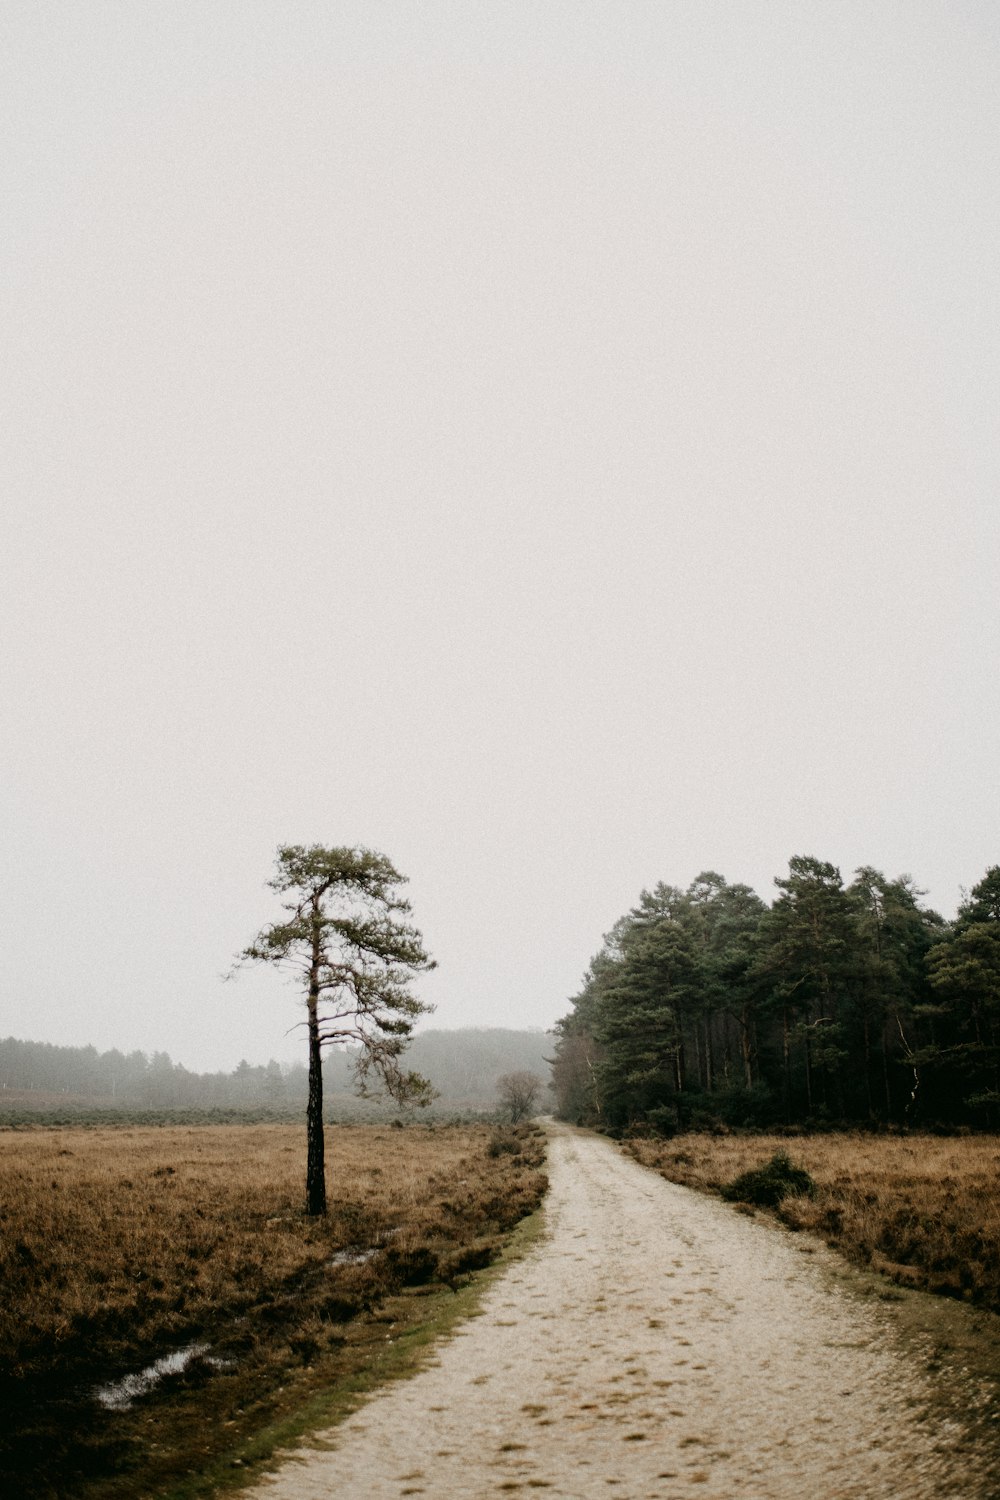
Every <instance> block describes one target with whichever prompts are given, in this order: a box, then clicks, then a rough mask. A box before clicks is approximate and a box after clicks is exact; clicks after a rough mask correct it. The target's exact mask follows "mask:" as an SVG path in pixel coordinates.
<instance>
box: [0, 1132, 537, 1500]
mask: <svg viewBox="0 0 1000 1500" xmlns="http://www.w3.org/2000/svg"><path fill="white" fill-rule="evenodd" d="M492 1134H493V1132H492V1131H491V1129H490V1128H489V1127H487V1126H467V1127H462V1126H460V1127H436V1128H434V1127H432V1128H428V1127H425V1126H411V1127H408V1128H406V1129H397V1128H393V1127H391V1126H354V1127H349V1126H343V1127H338V1128H337V1129H335V1130H333V1131H331V1132H330V1133H329V1151H330V1159H329V1162H328V1180H329V1183H330V1189H331V1192H330V1212H329V1215H328V1216H327V1218H326V1219H308V1218H306V1217H304V1215H303V1214H302V1211H301V1201H302V1197H303V1178H304V1131H303V1129H302V1127H300V1126H296V1127H292V1126H284V1125H263V1126H223V1127H189V1128H170V1127H164V1128H121V1127H119V1128H114V1129H112V1128H109V1129H95V1130H86V1129H58V1130H49V1129H35V1130H22V1131H0V1371H2V1372H4V1373H3V1374H0V1472H2V1473H5V1474H7V1475H8V1476H16V1479H17V1493H18V1494H23V1495H29V1494H37V1495H54V1496H55V1495H58V1496H60V1497H63V1496H68V1495H84V1494H87V1495H95V1496H96V1495H102V1496H103V1495H122V1496H124V1495H128V1496H133V1495H136V1494H139V1493H142V1494H156V1493H163V1492H164V1491H165V1490H166V1489H167V1488H169V1485H170V1484H171V1483H172V1482H173V1481H175V1480H176V1479H178V1478H179V1477H180V1476H183V1475H184V1474H186V1473H191V1472H192V1471H194V1470H198V1469H199V1468H204V1467H205V1466H206V1464H208V1463H209V1462H210V1461H211V1460H212V1458H213V1457H215V1456H217V1455H218V1454H219V1453H220V1452H222V1451H224V1450H225V1449H226V1448H227V1446H228V1447H230V1448H232V1447H233V1446H234V1445H237V1444H238V1443H239V1442H240V1441H242V1440H245V1439H246V1438H248V1437H249V1436H251V1435H252V1433H253V1432H254V1431H255V1430H256V1429H259V1428H260V1427H261V1426H262V1425H264V1424H266V1423H267V1422H271V1421H274V1420H275V1419H277V1418H280V1417H281V1415H282V1413H284V1412H287V1411H289V1410H290V1409H292V1408H293V1407H294V1404H295V1402H296V1401H298V1402H301V1401H302V1400H303V1399H304V1398H305V1397H306V1396H308V1394H309V1392H310V1391H311V1390H312V1389H313V1388H315V1387H316V1385H317V1384H318V1383H320V1382H326V1383H327V1384H329V1383H330V1381H331V1380H333V1381H336V1380H337V1379H340V1378H346V1377H349V1376H353V1375H356V1374H357V1372H358V1371H359V1370H360V1369H362V1368H364V1366H365V1363H366V1361H368V1360H370V1358H371V1357H372V1354H373V1352H374V1351H375V1350H376V1349H377V1348H379V1347H380V1346H384V1344H385V1341H386V1337H387V1335H386V1332H385V1329H386V1322H385V1321H384V1320H385V1319H388V1320H389V1321H390V1322H391V1323H392V1325H393V1326H394V1327H396V1328H400V1327H403V1326H405V1325H406V1324H408V1323H413V1322H415V1321H417V1320H418V1319H419V1315H420V1311H421V1309H420V1304H419V1302H418V1300H417V1299H418V1298H419V1297H420V1296H422V1295H423V1294H424V1293H426V1292H428V1291H430V1290H432V1289H433V1288H434V1287H438V1288H440V1287H441V1286H442V1285H449V1286H452V1287H454V1286H456V1285H457V1284H458V1283H459V1282H460V1281H461V1279H462V1278H463V1276H464V1275H465V1273H467V1272H468V1271H469V1270H470V1269H472V1268H475V1267H479V1266H483V1265H486V1264H488V1263H489V1262H490V1260H491V1259H493V1258H494V1256H495V1255H496V1254H497V1252H498V1249H499V1247H500V1245H501V1244H502V1241H503V1237H504V1235H505V1234H506V1233H507V1232H508V1231H509V1230H510V1229H511V1227H512V1226H513V1225H514V1224H516V1223H517V1221H518V1220H519V1219H520V1218H522V1217H523V1216H524V1215H525V1214H527V1213H529V1212H530V1211H531V1210H532V1209H533V1208H535V1207H536V1206H537V1204H538V1202H539V1200H540V1197H541V1193H542V1191H543V1190H544V1177H543V1176H542V1174H541V1173H540V1172H539V1171H538V1170H537V1168H538V1166H539V1165H540V1163H541V1159H542V1158H541V1146H540V1144H539V1138H538V1137H537V1136H536V1135H535V1134H534V1133H533V1131H532V1130H531V1129H530V1128H529V1129H525V1130H523V1131H522V1132H521V1133H520V1135H519V1138H518V1143H517V1144H518V1150H516V1151H513V1152H511V1151H501V1152H496V1151H495V1150H494V1151H493V1152H491V1149H490V1142H491V1137H492ZM364 1252H373V1253H371V1254H369V1255H368V1256H367V1257H366V1258H362V1257H363V1255H364ZM380 1320H383V1321H380ZM390 1337H391V1335H390ZM193 1341H204V1342H206V1343H208V1344H209V1345H210V1346H211V1350H210V1357H209V1358H208V1359H201V1360H196V1361H195V1362H194V1363H193V1364H192V1365H191V1366H189V1368H188V1370H187V1372H186V1373H185V1374H184V1375H183V1376H173V1377H170V1378H169V1379H168V1380H166V1381H164V1382H162V1383H161V1385H160V1386H159V1387H157V1389H156V1391H155V1392H153V1393H151V1394H150V1395H149V1396H147V1397H145V1398H143V1399H142V1400H140V1401H138V1402H136V1404H135V1406H134V1407H133V1408H132V1409H131V1410H130V1411H127V1412H123V1413H122V1412H109V1411H106V1410H104V1409H103V1408H102V1407H101V1406H100V1405H98V1404H97V1403H96V1402H95V1400H94V1399H93V1394H92V1393H93V1389H94V1387H95V1386H96V1385H97V1384H99V1383H102V1382H105V1381H108V1380H113V1379H116V1378H118V1377H120V1376H122V1375H124V1374H126V1373H129V1372H131V1371H135V1370H138V1369H141V1368H142V1367H144V1366H146V1365H148V1364H149V1363H150V1362H151V1361H152V1360H154V1359H156V1358H157V1357H158V1356H161V1355H163V1354H165V1353H168V1352H171V1351H173V1350H176V1349H178V1348H179V1347H182V1346H184V1345H186V1344H188V1343H191V1342H193ZM212 1361H216V1362H217V1361H224V1362H225V1363H224V1365H223V1366H222V1368H220V1367H219V1365H218V1363H213V1362H212ZM3 1429H6V1430H3Z"/></svg>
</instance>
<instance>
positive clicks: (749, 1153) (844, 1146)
mask: <svg viewBox="0 0 1000 1500" xmlns="http://www.w3.org/2000/svg"><path fill="white" fill-rule="evenodd" d="M626 1148H627V1150H628V1151H630V1152H631V1154H632V1155H633V1156H634V1157H635V1158H636V1160H637V1161H640V1162H641V1163H642V1164H643V1165H644V1166H647V1167H653V1168H654V1169H655V1170H656V1171H658V1172H659V1173H660V1174H661V1175H662V1176H663V1177H666V1178H667V1179H668V1180H669V1181H671V1182H678V1183H681V1184H683V1185H684V1186H686V1187H693V1188H699V1189H701V1190H702V1191H706V1192H712V1193H723V1190H724V1189H726V1188H727V1187H730V1186H731V1185H732V1184H733V1183H734V1182H735V1180H736V1179H737V1178H739V1177H740V1176H741V1175H742V1174H744V1173H751V1172H754V1171H755V1170H756V1169H758V1168H760V1167H762V1166H764V1165H765V1164H767V1163H768V1162H769V1161H772V1160H773V1158H774V1156H775V1155H780V1154H787V1155H788V1156H789V1157H791V1159H792V1161H793V1162H794V1165H795V1167H797V1168H802V1169H804V1170H805V1171H806V1172H807V1173H808V1174H809V1176H810V1177H811V1179H812V1191H811V1192H801V1191H800V1192H789V1193H788V1194H787V1196H784V1197H782V1199H781V1201H780V1202H779V1203H777V1204H776V1205H774V1206H770V1207H769V1206H767V1205H766V1204H765V1203H762V1202H758V1203H757V1204H756V1205H751V1204H750V1203H747V1202H743V1203H737V1205H736V1206H737V1207H740V1208H742V1209H743V1211H744V1212H747V1213H756V1212H763V1213H769V1214H771V1215H773V1216H776V1217H777V1218H778V1219H779V1220H780V1221H781V1222H782V1223H784V1224H785V1225H786V1226H787V1227H788V1228H789V1229H793V1230H808V1231H809V1232H810V1233H812V1234H816V1235H819V1236H821V1237H822V1238H823V1239H824V1240H825V1241H826V1242H827V1244H828V1245H830V1246H831V1247H832V1248H833V1249H835V1250H837V1251H839V1252H840V1253H841V1254H843V1255H845V1256H846V1257H847V1258H848V1259H849V1260H851V1261H853V1262H854V1263H856V1264H859V1265H864V1266H869V1267H871V1268H872V1269H873V1270H875V1271H879V1272H881V1273H883V1274H884V1275H887V1276H889V1277H890V1278H892V1279H893V1280H894V1281H896V1282H898V1283H899V1284H901V1285H905V1286H910V1287H917V1288H921V1289H923V1290H926V1291H931V1292H938V1293H942V1294H944V1295H946V1296H950V1297H957V1298H961V1299H962V1300H964V1301H967V1302H971V1303H974V1304H975V1305H977V1306H979V1307H983V1308H986V1309H988V1310H989V1311H991V1312H994V1313H1000V1137H998V1136H996V1135H974V1136H952V1137H942V1136H933V1135H917V1134H907V1135H903V1136H887V1135H873V1134H863V1133H861V1132H857V1131H854V1132H844V1133H838V1134H822V1135H803V1136H794V1137H791V1138H790V1137H789V1136H788V1135H787V1134H786V1135H754V1134H731V1135H730V1134H722V1135H711V1134H693V1133H692V1134H686V1135H678V1136H674V1137H673V1138H672V1139H670V1140H660V1139H654V1138H641V1137H637V1138H632V1139H630V1140H628V1141H627V1142H626ZM726 1196H731V1195H730V1194H726Z"/></svg>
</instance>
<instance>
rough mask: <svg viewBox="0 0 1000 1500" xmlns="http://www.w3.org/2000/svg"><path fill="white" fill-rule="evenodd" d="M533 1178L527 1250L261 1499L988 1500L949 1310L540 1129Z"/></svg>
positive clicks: (975, 1384) (988, 1454) (958, 1316)
mask: <svg viewBox="0 0 1000 1500" xmlns="http://www.w3.org/2000/svg"><path fill="white" fill-rule="evenodd" d="M550 1174H551V1184H552V1185H551V1190H550V1195H549V1198H548V1209H547V1215H548V1235H547V1238H546V1240H545V1242H544V1243H542V1244H541V1245H540V1246H539V1247H538V1248H537V1249H536V1250H535V1251H533V1252H532V1253H531V1254H530V1255H529V1256H527V1257H526V1258H525V1259H524V1260H523V1261H521V1262H519V1263H518V1264H516V1265H515V1266H514V1267H513V1269H512V1270H510V1271H509V1272H508V1273H507V1274H506V1275H505V1276H504V1277H503V1278H502V1279H501V1280H500V1281H499V1282H498V1283H497V1285H496V1286H495V1287H494V1288H493V1289H492V1290H491V1292H490V1293H489V1294H488V1296H487V1299H486V1303H485V1307H484V1311H483V1313H482V1315H481V1316H480V1317H478V1318H476V1319H475V1320H473V1321H472V1322H470V1323H468V1324H467V1325H465V1327H464V1328H463V1329H462V1330H461V1331H460V1332H459V1333H458V1334H457V1335H456V1336H455V1337H454V1338H453V1339H452V1340H451V1341H450V1342H448V1343H447V1344H445V1345H443V1346H442V1347H441V1349H440V1350H439V1352H438V1354H437V1356H436V1358H435V1362H434V1363H433V1364H432V1365H431V1366H430V1367H429V1368H428V1369H426V1370H425V1371H423V1372H422V1373H420V1374H418V1375H417V1376H415V1377H414V1378H413V1379H412V1380H410V1381H408V1382H403V1383H400V1384H397V1385H393V1386H391V1387H389V1388H388V1389H386V1390H384V1391H383V1392H381V1393H380V1394H379V1395H377V1396H375V1397H374V1398H373V1399H372V1400H371V1401H370V1402H369V1403H368V1404H367V1405H366V1406H364V1407H363V1408H362V1409H361V1410H360V1411H358V1412H357V1413H356V1414H355V1415H354V1416H352V1417H350V1418H349V1419H348V1420H347V1421H346V1422H344V1423H343V1425H341V1426H340V1427H337V1428H335V1429H332V1430H331V1431H330V1432H329V1433H328V1434H326V1435H325V1437H326V1439H327V1440H328V1441H329V1443H330V1444H331V1447H330V1449H329V1451H320V1452H314V1451H303V1452H301V1453H299V1454H297V1455H295V1456H293V1457H291V1458H290V1460H289V1461H288V1462H287V1463H286V1464H285V1465H284V1467H283V1468H282V1470H281V1471H280V1472H279V1473H278V1474H277V1475H274V1476H270V1477H268V1478H266V1479H264V1480H263V1481H262V1482H261V1484H260V1485H259V1486H258V1488H257V1489H256V1490H255V1491H254V1495H255V1497H258V1500H327V1497H334V1496H335V1497H337V1500H362V1497H364V1500H383V1497H384V1500H390V1497H391V1500H397V1497H400V1496H405V1495H426V1496H428V1497H431V1500H450V1497H462V1500H475V1497H487V1496H500V1495H506V1494H517V1493H521V1494H525V1495H526V1494H528V1493H531V1492H536V1493H539V1494H543V1493H544V1494H547V1495H549V1496H552V1497H563V1500H590V1497H596V1496H602V1497H607V1496H615V1495H617V1496H619V1497H623V1500H625V1497H627V1500H641V1497H647V1496H650V1497H652V1496H656V1497H661V1500H667V1497H679V1496H689V1495H691V1494H695V1495H698V1496H703V1497H713V1500H716V1497H717V1500H734V1497H737V1496H739V1497H744V1496H753V1497H766V1500H786V1497H787V1500H802V1497H810V1500H850V1497H858V1500H862V1497H863V1500H889V1497H892V1500H897V1497H899V1500H904V1497H905V1500H909V1497H925V1496H926V1497H930V1496H935V1497H944V1496H947V1497H949V1500H973V1497H975V1500H983V1497H987V1496H997V1495H1000V1468H998V1467H997V1465H998V1461H1000V1455H998V1453H997V1451H996V1446H995V1440H991V1438H990V1436H989V1433H990V1431H991V1424H992V1430H993V1431H994V1434H995V1427H996V1425H997V1424H996V1417H997V1414H998V1412H1000V1405H998V1385H997V1382H996V1380H995V1379H993V1378H992V1376H991V1374H990V1373H989V1372H988V1371H987V1370H986V1369H985V1368H979V1367H977V1365H976V1360H975V1358H973V1357H970V1355H969V1351H970V1350H973V1351H975V1348H976V1339H977V1338H978V1340H979V1345H982V1343H983V1335H982V1332H981V1331H980V1332H979V1333H978V1334H977V1333H975V1331H974V1330H973V1327H972V1325H973V1322H974V1321H975V1320H973V1319H972V1318H971V1315H970V1314H968V1313H967V1312H966V1310H965V1309H963V1308H960V1307H952V1306H951V1305H950V1304H949V1305H944V1304H938V1303H936V1302H934V1301H933V1300H932V1299H930V1298H927V1297H920V1296H918V1295H917V1294H906V1295H905V1296H903V1297H902V1299H901V1300H900V1301H894V1300H889V1301H887V1300H885V1295H886V1292H885V1289H884V1288H882V1294H881V1295H880V1293H879V1288H878V1284H877V1283H874V1282H873V1281H871V1280H869V1279H866V1278H864V1277H861V1276H855V1275H854V1273H852V1272H850V1271H848V1270H847V1269H846V1268H844V1267H843V1266H842V1265H841V1264H840V1262H838V1261H837V1260H836V1258H835V1257H834V1256H833V1255H832V1254H831V1253H830V1252H828V1251H826V1250H825V1248H824V1247H822V1246H820V1245H818V1244H817V1242H816V1241H808V1242H807V1241H806V1240H805V1239H804V1238H803V1237H801V1236H794V1235H791V1234H788V1233H787V1232H785V1231H784V1230H781V1229H780V1228H776V1227H772V1226H770V1225H765V1224H760V1223H757V1222H753V1221H751V1220H748V1219H747V1218H746V1217H744V1216H742V1215H740V1214H738V1213H735V1212H734V1211H733V1210H732V1209H731V1208H728V1207H726V1206H725V1205H723V1204H721V1203H717V1202H715V1201H713V1200H711V1199H706V1198H704V1197H701V1196H699V1195H697V1194H695V1193H693V1192H690V1191H689V1190H687V1189H685V1188H679V1187H675V1186H673V1185H672V1184H670V1183H666V1182H663V1181H662V1180H661V1179H660V1178H658V1177H656V1176H655V1175H654V1174H653V1173H651V1172H649V1171H647V1170H645V1169H644V1168H642V1167H640V1166H638V1165H636V1164H635V1163H634V1162H632V1161H630V1160H628V1159H626V1158H624V1157H623V1156H622V1155H621V1153H620V1152H619V1151H618V1149H617V1148H616V1147H614V1146H613V1145H611V1144H610V1143H608V1142H606V1141H603V1140H600V1139H598V1138H596V1137H594V1136H590V1135H587V1134H584V1133H576V1132H573V1131H570V1130H567V1129H564V1128H560V1127H553V1130H552V1138H551V1144H550ZM889 1295H890V1296H891V1295H892V1294H891V1293H890V1294H889ZM963 1320H964V1321H963ZM980 1321H981V1320H980ZM963 1330H964V1331H963ZM948 1350H950V1354H949V1353H948V1352H947V1351H948ZM942 1361H943V1364H942Z"/></svg>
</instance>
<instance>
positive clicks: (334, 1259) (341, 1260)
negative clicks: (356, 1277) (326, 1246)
mask: <svg viewBox="0 0 1000 1500" xmlns="http://www.w3.org/2000/svg"><path fill="white" fill-rule="evenodd" d="M381 1248H382V1247H381V1246H380V1245H375V1246H373V1247H372V1248H371V1249H370V1250H362V1249H360V1248H359V1247H358V1246H356V1245H353V1246H349V1247H348V1248H347V1249H346V1250H338V1251H337V1253H336V1255H331V1256H330V1259H329V1260H328V1261H327V1265H328V1266H366V1265H367V1264H368V1262H369V1261H370V1260H373V1259H374V1257H375V1256H376V1255H377V1254H378V1253H379V1250H380V1249H381Z"/></svg>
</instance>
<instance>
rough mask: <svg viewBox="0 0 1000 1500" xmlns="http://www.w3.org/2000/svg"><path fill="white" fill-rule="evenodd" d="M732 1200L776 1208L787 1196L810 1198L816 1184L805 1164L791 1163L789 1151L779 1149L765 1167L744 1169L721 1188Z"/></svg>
mask: <svg viewBox="0 0 1000 1500" xmlns="http://www.w3.org/2000/svg"><path fill="white" fill-rule="evenodd" d="M720 1191H721V1194H722V1197H723V1198H725V1199H726V1201H727V1202H729V1203H752V1204H753V1205H754V1206H755V1207H757V1208H777V1206H778V1204H779V1203H781V1201H782V1200H783V1199H784V1198H790V1197H800V1196H802V1195H803V1194H804V1195H805V1196H807V1197H809V1198H811V1197H812V1196H813V1194H814V1193H815V1191H816V1184H815V1183H814V1182H813V1180H812V1178H811V1177H810V1176H809V1173H808V1172H807V1171H806V1170H805V1168H804V1167H796V1166H794V1165H793V1164H792V1161H791V1159H790V1157H789V1156H788V1153H787V1152H786V1151H776V1152H775V1153H774V1155H773V1156H772V1157H771V1160H770V1161H769V1162H767V1163H765V1165H764V1166H763V1167H758V1168H757V1169H756V1170H755V1171H752V1172H741V1173H740V1175H739V1177H734V1178H733V1180H732V1182H728V1183H726V1184H725V1186H724V1187H723V1188H722V1189H721V1190H720Z"/></svg>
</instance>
